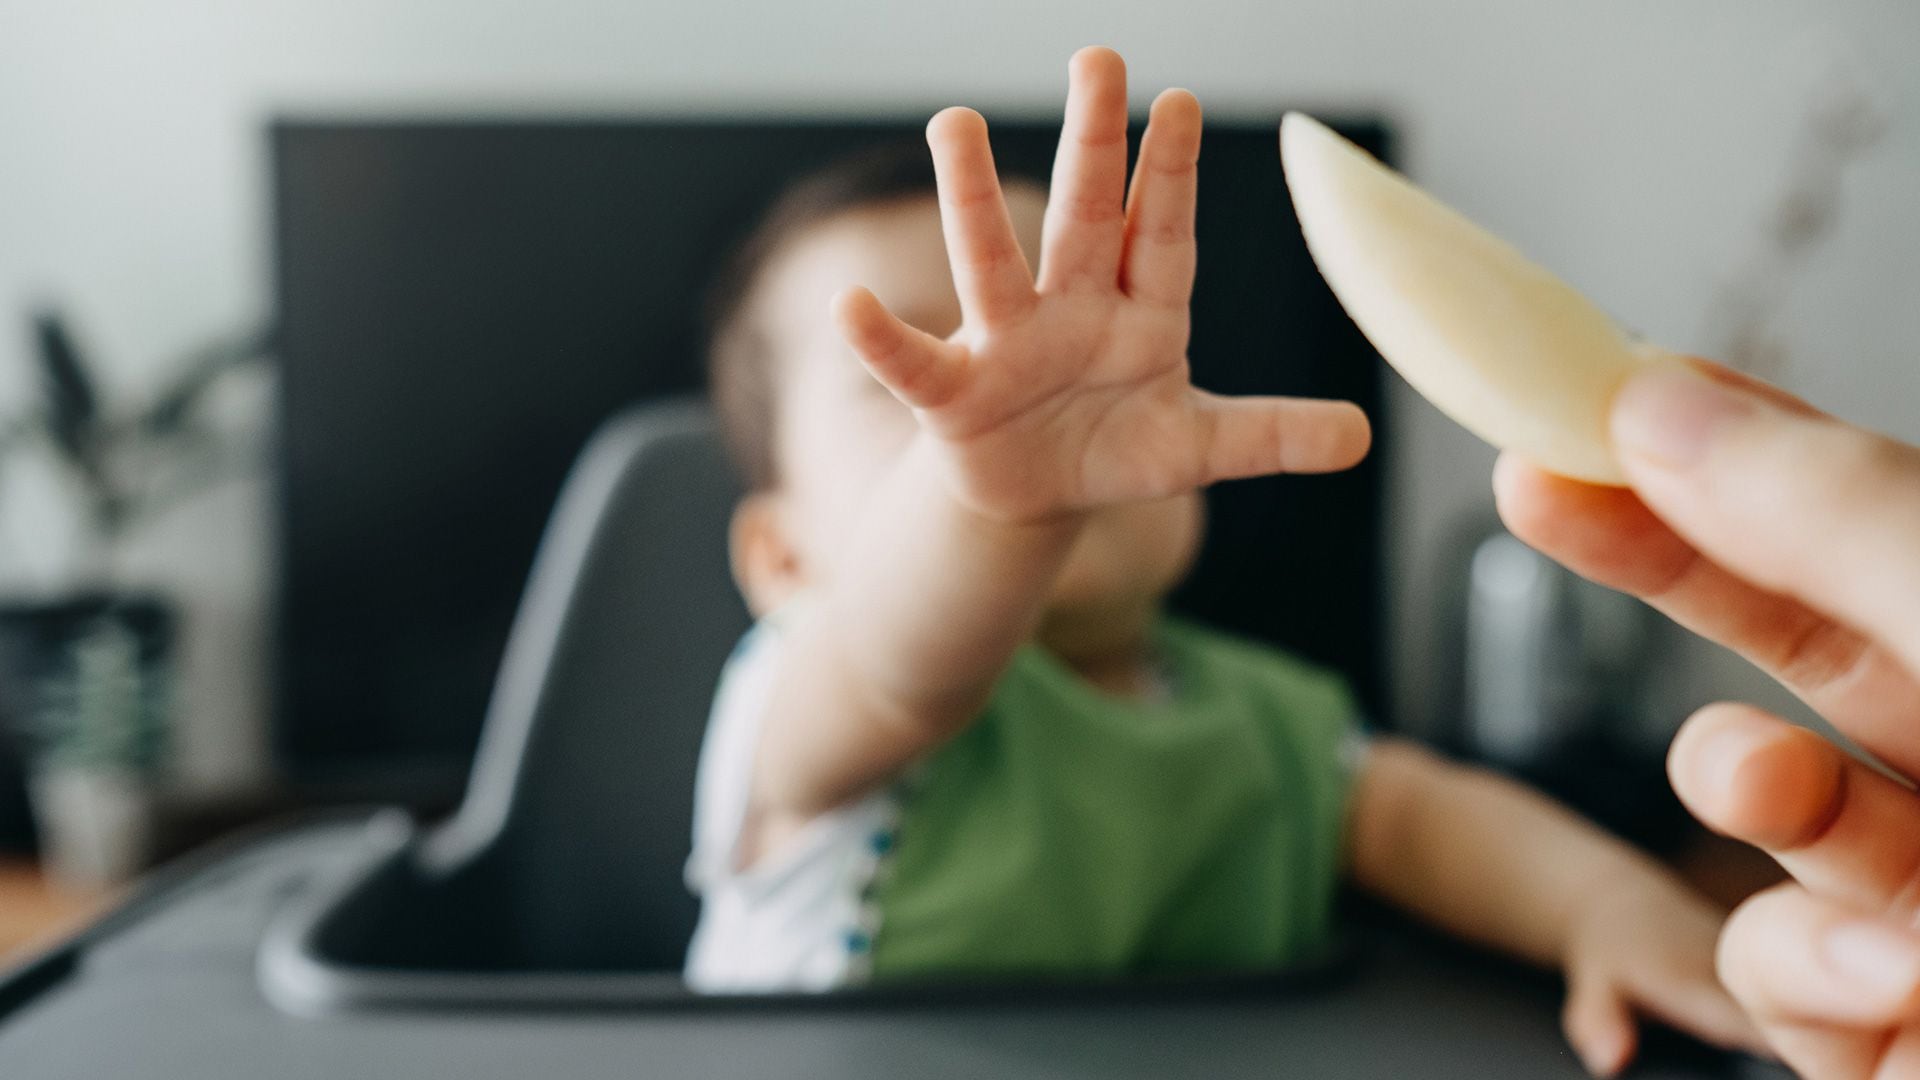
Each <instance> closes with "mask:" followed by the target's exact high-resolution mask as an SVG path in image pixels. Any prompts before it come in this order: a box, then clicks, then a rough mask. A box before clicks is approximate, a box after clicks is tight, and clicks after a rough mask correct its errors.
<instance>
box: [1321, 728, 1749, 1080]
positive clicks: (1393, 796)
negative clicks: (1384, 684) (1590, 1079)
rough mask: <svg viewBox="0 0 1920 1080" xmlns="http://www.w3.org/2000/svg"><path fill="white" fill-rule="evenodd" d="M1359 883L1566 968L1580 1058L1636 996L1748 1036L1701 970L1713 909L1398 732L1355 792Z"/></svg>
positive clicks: (1370, 761) (1561, 813)
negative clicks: (1400, 737) (1402, 739)
mask: <svg viewBox="0 0 1920 1080" xmlns="http://www.w3.org/2000/svg"><path fill="white" fill-rule="evenodd" d="M1349 835H1350V839H1349V850H1350V857H1351V859H1352V866H1353V873H1354V876H1355V878H1356V879H1357V880H1358V882H1359V884H1360V885H1361V886H1363V887H1364V888H1366V889H1368V890H1370V891H1372V892H1375V893H1377V894H1379V895H1380V896H1382V897H1383V898H1385V899H1387V900H1389V901H1392V902H1393V903H1395V904H1396V905H1398V906H1400V907H1403V908H1405V909H1407V910H1409V911H1411V912H1413V913H1414V914H1416V915H1419V916H1421V917H1422V918H1424V919H1427V920H1428V921H1430V922H1433V923H1435V924H1437V925H1439V926H1441V927H1443V928H1445V929H1446V930H1448V931H1450V932H1452V933H1454V934H1457V935H1459V936H1461V937H1465V938H1470V939H1473V940H1476V941H1479V942H1482V943H1484V944H1488V945H1492V946H1494V947H1496V948H1499V949H1502V950H1504V951H1506V952H1510V953H1513V954H1515V955H1517V956H1519V957H1522V958H1524V959H1527V960H1531V961H1533V962H1535V963H1538V964H1542V965H1546V966H1551V967H1556V968H1562V969H1564V970H1565V971H1566V974H1567V982H1568V997H1567V1008H1566V1016H1565V1024H1566V1028H1567V1034H1568V1037H1569V1038H1570V1039H1571V1040H1572V1042H1573V1044H1574V1046H1575V1048H1576V1049H1578V1050H1579V1051H1580V1054H1581V1057H1582V1058H1583V1059H1584V1060H1585V1061H1586V1062H1587V1064H1588V1066H1589V1068H1591V1069H1592V1070H1593V1071H1594V1072H1596V1073H1599V1074H1603V1075H1605V1074H1611V1073H1613V1072H1617V1071H1618V1070H1619V1069H1620V1068H1622V1067H1624V1066H1625V1064H1626V1062H1627V1061H1628V1059H1630V1058H1631V1056H1632V1054H1633V1048H1634V1039H1635V1033H1634V1023H1633V1014H1632V1009H1633V1007H1638V1008H1640V1009H1643V1010H1646V1011H1649V1012H1652V1013H1654V1014H1656V1015H1658V1016H1659V1017H1660V1018H1662V1019H1664V1020H1667V1021H1669V1022H1671V1023H1673V1024H1676V1025H1678V1026H1680V1027H1684V1028H1686V1029H1688V1030H1690V1031H1692V1032H1694V1033H1695V1034H1697V1035H1699V1036H1701V1037H1703V1038H1706V1039H1709V1040H1711V1041H1714V1042H1717V1043H1721V1044H1723V1045H1730V1046H1744V1047H1750V1048H1758V1047H1759V1045H1760V1043H1759V1040H1758V1036H1757V1034H1756V1032H1755V1031H1754V1029H1753V1028H1752V1026H1751V1024H1750V1023H1749V1022H1748V1021H1747V1019H1746V1017H1745V1016H1744V1015H1743V1014H1742V1013H1741V1012H1740V1010H1739V1007H1738V1006H1736V1005H1735V1004H1734V1002H1733V1000H1732V999H1731V998H1730V997H1728V996H1727V994H1726V992H1725V991H1724V990H1723V989H1721V987H1720V984H1719V981H1718V979H1717V978H1716V977H1715V975H1714V970H1713V950H1714V942H1715V939H1716V938H1717V937H1718V934H1719V928H1720V923H1721V922H1722V920H1723V919H1724V916H1725V913H1724V912H1722V911H1719V910H1718V909H1716V908H1714V907H1713V906H1712V905H1711V904H1709V903H1708V902H1707V901H1706V900H1705V899H1704V898H1703V897H1700V896H1699V895H1697V894H1695V893H1694V892H1693V891H1692V890H1690V889H1689V888H1688V887H1687V886H1686V885H1685V884H1683V883H1682V882H1681V881H1680V880H1679V879H1678V878H1677V877H1675V876H1674V875H1673V874H1672V873H1671V872H1669V871H1668V870H1667V869H1666V868H1665V867H1663V866H1661V865H1660V864H1659V863H1658V862H1656V861H1654V860H1653V859H1652V858H1650V857H1648V856H1646V855H1644V854H1642V853H1640V852H1639V851H1636V850H1634V849H1633V848H1631V847H1629V846H1628V845H1626V844H1625V843H1622V842H1621V841H1619V840H1616V839H1615V838H1613V837H1612V836H1609V835H1608V834H1606V833H1604V832H1602V831H1601V830H1599V829H1598V828H1596V827H1594V826H1593V825H1591V824H1589V823H1587V822H1586V821H1583V820H1581V819H1580V818H1579V817H1577V816H1575V815H1574V814H1573V813H1572V812H1570V811H1568V810H1567V809H1565V808H1564V807H1562V806H1560V805H1558V804H1557V803H1554V802H1552V801H1551V800H1549V799H1547V798H1546V797H1544V796H1542V795H1540V794H1538V793H1536V792H1534V791H1532V790H1529V789H1527V788H1525V787H1522V786H1521V785H1519V784H1516V783H1513V782H1512V781H1509V780H1506V779H1504V778H1502V777H1499V776H1496V775H1494V774H1492V773H1488V772H1483V771H1480V770H1477V769H1469V768H1464V767H1461V766H1457V765H1452V764H1449V763H1447V762H1444V761H1442V760H1440V759H1439V758H1437V757H1434V756H1433V755H1431V754H1428V753H1426V752H1425V751H1423V750H1420V749H1418V748H1416V747H1414V746H1413V745H1411V744H1408V743H1401V742H1395V741H1392V740H1386V741H1382V742H1380V743H1378V744H1376V745H1375V746H1374V747H1373V748H1372V749H1371V751H1370V752H1369V754H1368V758H1367V764H1366V766H1365V767H1364V769H1363V770H1362V773H1361V776H1360V780H1359V784H1358V789H1357V791H1356V794H1355V798H1354V804H1353V816H1352V820H1351V828H1350V834H1349Z"/></svg>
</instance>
